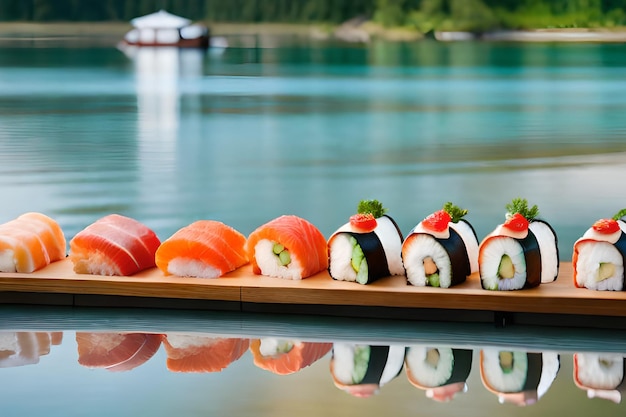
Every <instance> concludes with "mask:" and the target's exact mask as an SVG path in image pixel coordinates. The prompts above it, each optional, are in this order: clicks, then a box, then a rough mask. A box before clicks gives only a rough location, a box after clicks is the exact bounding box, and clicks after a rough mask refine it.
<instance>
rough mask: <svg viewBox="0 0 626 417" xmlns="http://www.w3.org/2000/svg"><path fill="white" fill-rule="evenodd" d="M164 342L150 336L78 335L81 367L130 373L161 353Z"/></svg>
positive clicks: (136, 334) (80, 333)
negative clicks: (159, 351) (160, 349)
mask: <svg viewBox="0 0 626 417" xmlns="http://www.w3.org/2000/svg"><path fill="white" fill-rule="evenodd" d="M161 339H162V336H161V335H160V334H150V333H86V332H76V344H77V346H78V363H79V364H80V365H82V366H84V367H86V368H98V369H106V370H107V371H110V372H123V371H130V370H132V369H135V368H136V367H138V366H140V365H143V364H144V363H146V362H147V361H148V360H149V359H150V358H152V357H153V356H154V355H155V354H156V353H157V351H158V350H159V348H160V347H161Z"/></svg>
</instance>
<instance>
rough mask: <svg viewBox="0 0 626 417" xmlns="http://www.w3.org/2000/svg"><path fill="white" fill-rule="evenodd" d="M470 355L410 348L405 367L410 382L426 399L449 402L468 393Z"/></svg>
mask: <svg viewBox="0 0 626 417" xmlns="http://www.w3.org/2000/svg"><path fill="white" fill-rule="evenodd" d="M472 355H473V351H471V350H468V349H454V348H449V347H431V346H421V345H413V346H409V347H408V348H407V351H406V356H405V358H404V367H405V370H406V376H407V378H408V380H409V382H410V383H411V384H412V385H413V386H415V387H417V388H419V389H421V390H424V391H426V397H428V398H430V399H433V400H435V401H439V402H445V401H450V400H452V399H453V398H454V396H455V395H456V394H458V393H461V392H466V391H467V384H466V381H467V378H468V377H469V374H470V371H471V370H472Z"/></svg>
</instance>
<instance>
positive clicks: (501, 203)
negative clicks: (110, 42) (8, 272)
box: [0, 41, 626, 416]
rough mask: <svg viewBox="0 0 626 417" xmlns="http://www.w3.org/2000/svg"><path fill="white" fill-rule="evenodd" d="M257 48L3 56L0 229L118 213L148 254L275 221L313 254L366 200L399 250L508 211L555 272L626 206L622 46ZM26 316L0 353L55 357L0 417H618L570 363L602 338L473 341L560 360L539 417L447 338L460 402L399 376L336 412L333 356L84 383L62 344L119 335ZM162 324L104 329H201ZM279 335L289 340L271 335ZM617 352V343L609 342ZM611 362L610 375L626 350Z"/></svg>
mask: <svg viewBox="0 0 626 417" xmlns="http://www.w3.org/2000/svg"><path fill="white" fill-rule="evenodd" d="M268 46H269V45H263V47H261V48H249V47H243V46H242V47H238V46H235V47H232V48H229V49H227V50H225V51H222V52H221V53H218V52H215V51H210V52H208V53H201V52H198V51H177V50H158V51H155V50H150V49H145V50H141V51H135V52H134V53H133V52H129V51H126V53H124V52H122V51H120V50H118V49H116V48H114V47H88V46H84V45H81V46H71V47H69V46H64V45H47V44H45V43H44V44H41V43H33V44H31V43H28V42H24V43H22V44H18V45H7V44H2V45H0V192H1V193H2V196H3V197H2V198H1V200H0V201H1V204H0V222H4V221H8V220H10V219H12V218H14V217H16V216H18V215H20V214H22V213H24V212H26V211H40V212H43V213H46V214H48V215H50V216H52V217H54V218H55V219H56V220H57V221H59V223H60V224H61V227H62V228H63V229H64V231H65V233H66V235H67V236H68V238H71V237H72V236H73V235H74V234H75V233H76V232H78V231H79V230H81V229H82V228H84V227H85V226H86V225H88V224H89V223H91V222H93V221H95V220H96V219H98V218H100V217H102V216H104V215H106V214H110V213H114V212H115V213H121V214H124V215H127V216H130V217H134V218H136V219H138V220H140V221H142V222H144V223H146V224H147V225H149V226H150V227H152V228H153V229H154V230H155V231H156V232H157V234H158V235H159V237H161V238H162V239H165V238H167V237H168V236H169V235H171V234H172V233H173V232H174V231H176V230H177V229H179V228H180V227H182V226H185V225H187V224H189V223H191V222H192V221H194V220H197V219H202V218H204V219H217V220H220V221H223V222H225V223H227V224H229V225H231V226H233V227H235V228H236V229H238V230H239V231H241V232H242V233H244V234H248V233H250V232H251V231H252V230H254V229H255V228H256V227H257V226H259V225H261V224H262V223H265V222H266V221H268V220H270V219H272V218H274V217H277V216H279V215H281V214H296V215H298V216H301V217H304V218H306V219H308V220H309V221H311V222H312V223H314V224H315V225H317V226H318V227H319V229H320V230H321V231H322V233H324V234H325V235H326V236H329V235H330V234H331V233H332V232H333V231H334V230H335V229H336V228H337V227H338V226H340V225H341V224H343V223H344V222H345V221H346V220H347V218H348V217H349V216H350V215H351V214H352V213H353V212H354V211H355V209H356V205H357V203H358V201H359V200H361V199H365V198H368V199H369V198H375V199H378V200H380V201H381V202H383V204H384V205H385V206H386V207H387V208H388V210H389V211H388V213H389V214H390V215H391V216H392V217H393V218H394V219H395V220H396V221H397V223H398V225H399V226H400V228H401V229H402V231H403V232H405V233H406V232H408V231H409V230H410V229H411V228H412V227H413V226H414V225H415V224H416V223H417V222H419V221H420V220H422V219H423V218H424V217H425V216H427V215H428V214H430V213H431V212H433V211H435V210H437V209H439V208H441V206H442V205H443V204H444V203H445V202H446V201H452V202H454V203H456V204H458V205H460V206H462V207H465V208H467V209H469V214H468V216H467V220H468V221H470V222H471V223H472V225H473V226H474V228H475V229H476V232H477V234H478V236H479V238H482V237H484V236H485V235H486V234H487V233H489V232H490V231H491V230H492V229H493V228H494V227H495V226H496V225H497V224H499V223H501V222H502V221H503V220H504V213H505V211H506V210H505V205H506V204H507V203H508V202H510V201H511V200H512V199H513V198H515V197H523V198H526V199H528V201H529V203H530V204H537V205H538V207H539V210H540V213H541V217H542V218H543V219H545V220H547V221H548V222H549V223H550V224H551V225H552V226H553V228H554V229H555V230H556V232H557V234H558V238H559V250H560V254H561V260H563V261H569V260H571V252H572V246H573V243H574V241H575V240H576V239H577V238H578V237H579V236H580V235H581V234H582V233H583V232H584V231H585V230H586V229H587V228H588V227H589V226H590V224H592V223H593V222H594V221H595V220H596V219H598V218H601V217H610V216H612V215H613V214H614V213H616V212H617V211H618V210H619V209H621V208H624V207H626V192H625V191H624V186H623V182H624V180H623V178H624V174H626V140H624V138H625V137H626V118H625V117H624V114H626V77H624V71H625V70H626V45H622V44H606V45H605V44H588V45H587V44H571V45H570V44H563V45H559V44H504V43H472V42H462V43H451V44H442V43H437V42H434V41H424V42H416V43H411V44H387V43H374V44H372V45H370V46H368V47H361V46H345V45H343V46H342V45H331V44H325V43H311V42H301V43H298V42H290V43H281V42H277V43H276V44H274V45H271V46H272V47H268ZM28 311H29V310H25V311H20V312H19V313H12V310H10V309H2V310H0V314H2V316H3V317H5V318H8V319H7V320H8V322H5V323H4V324H3V326H2V329H3V333H1V334H0V340H5V341H6V343H14V342H11V341H12V340H13V341H14V340H18V339H17V336H15V333H14V332H16V331H23V332H27V335H26V336H23V337H22V339H19V340H32V338H33V337H35V336H36V334H35V333H37V332H38V333H46V334H48V335H50V332H57V333H58V332H61V333H62V337H61V339H62V342H60V344H51V342H48V343H47V346H48V348H49V352H48V351H47V348H45V347H43V348H41V349H40V351H39V353H40V354H41V355H42V356H41V357H40V358H39V355H35V356H37V357H38V358H39V359H38V360H39V363H38V364H36V365H34V364H29V365H28V366H15V363H18V362H19V361H18V362H11V363H13V365H11V367H7V368H3V369H0V381H3V384H2V385H3V389H2V394H0V398H1V399H2V401H1V402H0V409H1V410H7V411H6V412H5V411H3V412H2V415H3V416H5V415H6V416H18V415H19V416H30V415H44V414H45V415H47V416H56V415H59V416H61V415H62V416H74V415H76V416H78V415H81V416H82V415H94V416H99V415H103V416H104V415H112V414H117V415H148V414H151V415H154V416H161V415H163V416H165V415H180V416H187V415H188V416H196V415H237V416H243V415H259V416H266V415H276V416H282V415H285V416H286V415H294V414H297V415H301V416H305V415H342V416H349V415H359V416H365V415H371V416H374V415H376V416H378V415H381V414H385V413H386V414H389V413H393V415H398V416H399V415H407V416H409V415H411V416H414V415H418V414H419V415H422V414H424V415H432V416H435V415H441V416H447V415H450V416H452V415H459V414H460V413H463V414H464V415H470V416H471V415H476V416H479V415H480V416H484V415H507V416H513V415H520V416H522V415H528V416H530V415H553V414H557V413H559V414H561V413H567V414H569V415H572V416H575V415H581V416H582V415H590V414H592V413H593V414H597V415H624V412H625V411H626V410H625V408H624V407H625V405H624V404H623V403H619V404H615V403H614V402H613V401H610V400H605V399H597V398H596V399H590V398H588V397H587V394H586V392H585V390H584V389H581V388H578V387H577V386H576V385H575V384H574V382H573V377H572V376H573V366H574V365H573V359H574V354H575V353H576V352H577V349H582V350H584V351H591V352H604V351H605V350H606V343H601V342H602V341H605V342H606V340H607V339H602V338H600V339H595V344H594V339H593V337H590V338H588V339H590V340H587V339H585V336H584V332H582V331H581V332H580V336H581V337H582V339H584V343H582V342H581V343H579V340H578V339H576V336H577V335H578V334H575V335H574V336H573V335H572V334H565V335H562V337H561V338H560V339H557V340H558V341H559V343H557V345H556V346H544V345H542V340H544V339H542V337H545V334H544V335H543V336H541V337H538V338H537V342H536V344H533V345H532V346H526V347H525V346H524V342H525V341H529V340H530V339H529V338H528V337H526V336H527V335H525V337H522V338H520V339H517V338H516V336H515V334H513V336H512V337H511V338H510V339H506V340H505V341H504V342H498V341H489V342H486V343H485V347H489V346H491V347H493V346H494V345H495V346H500V344H502V345H504V346H509V345H511V344H513V345H515V346H516V348H517V349H518V350H521V351H526V350H533V351H540V352H543V351H544V350H545V351H548V352H554V351H556V352H559V353H561V356H560V362H559V363H560V369H559V372H558V374H557V376H556V379H555V380H554V382H553V383H552V384H551V385H550V384H548V388H549V389H548V390H547V392H545V393H544V395H543V396H542V398H540V400H539V401H538V402H537V403H536V404H534V405H532V406H530V407H517V406H515V405H512V404H508V403H507V404H499V403H498V398H497V396H496V395H494V394H493V393H491V392H489V391H488V390H487V389H486V388H485V387H484V386H483V384H482V383H481V379H480V372H479V367H478V364H479V351H480V350H481V349H482V347H483V346H482V345H480V343H478V342H476V340H469V341H464V339H463V337H462V336H463V335H461V336H460V339H459V340H454V341H452V342H446V343H444V344H445V345H446V346H450V345H452V346H455V347H460V348H469V349H470V350H471V351H472V355H473V357H474V361H473V365H472V370H471V373H470V375H469V379H468V382H467V385H468V392H467V393H465V394H459V395H458V396H457V397H455V399H454V400H453V401H451V402H448V403H445V404H442V403H438V402H435V401H433V400H431V399H428V398H426V397H425V395H424V392H423V391H421V390H419V389H417V388H415V387H414V386H412V385H411V384H410V383H409V382H408V380H407V378H406V374H405V371H402V372H401V374H400V375H399V376H398V377H396V378H395V379H393V380H391V381H390V382H389V384H388V385H385V386H384V387H383V388H382V389H381V391H380V393H379V394H378V395H375V396H373V397H371V398H367V399H364V398H355V397H352V396H350V395H348V394H346V393H345V392H342V391H341V390H339V389H337V388H336V387H335V386H334V384H333V381H332V378H331V375H330V373H329V362H330V355H331V353H330V352H329V353H327V354H326V356H324V357H322V358H321V359H319V360H318V361H317V362H315V363H314V364H313V365H311V366H310V367H308V368H305V369H304V370H302V371H300V372H298V373H296V374H293V375H289V376H277V375H275V374H272V373H270V372H268V371H265V370H261V369H260V368H258V367H256V366H255V365H254V364H253V361H252V356H251V353H250V352H249V351H246V352H245V353H244V354H243V356H242V357H241V358H240V359H238V360H236V361H234V362H233V363H232V364H230V365H229V366H228V367H227V369H225V370H224V371H222V372H210V373H175V372H171V371H169V370H168V369H167V368H166V365H165V364H166V359H167V355H166V352H165V351H164V348H163V346H161V347H160V348H159V350H158V352H156V354H155V356H154V357H152V358H150V360H149V361H147V362H146V363H145V364H143V365H141V366H140V367H137V368H135V369H134V370H132V371H128V372H116V373H114V372H108V371H106V370H103V369H88V368H86V367H84V366H81V365H80V364H79V363H78V361H77V356H78V353H77V339H78V338H77V333H78V332H85V331H98V330H100V331H101V330H109V331H110V330H111V323H113V324H115V323H116V322H115V321H114V320H113V321H111V320H106V318H107V317H108V316H107V314H113V313H107V312H102V314H100V315H97V317H100V318H104V319H103V320H100V321H99V322H98V324H99V325H98V326H96V325H93V326H91V325H86V324H85V323H82V322H81V323H79V324H76V323H75V322H74V321H72V320H71V319H76V318H77V317H82V315H83V314H92V313H84V312H81V311H75V312H71V313H68V315H69V316H62V317H61V318H59V320H58V322H54V323H50V322H49V321H47V320H48V318H49V317H51V314H52V315H53V313H50V312H41V313H38V314H40V315H35V316H34V317H33V322H34V323H35V324H30V325H28V326H27V325H25V324H24V323H22V322H20V321H17V322H15V324H13V323H14V322H12V321H11V320H17V318H19V317H23V316H25V315H26V316H28V314H29V313H28ZM136 314H139V313H136ZM168 314H173V313H168ZM131 317H132V316H131ZM137 319H138V320H140V319H141V317H138V318H137ZM203 320H205V321H203V323H205V325H206V326H209V328H208V329H207V330H205V331H204V332H205V333H210V334H211V336H215V335H216V334H218V335H223V334H222V333H223V332H221V330H223V329H221V330H220V329H218V330H215V329H213V328H212V327H211V323H214V322H215V317H214V316H211V315H210V314H209V315H207V316H206V317H204V316H203ZM320 320H321V319H320ZM164 322H167V321H164V320H161V321H159V320H156V321H149V320H148V321H147V322H146V323H153V324H151V326H152V327H150V326H148V327H150V328H149V329H146V328H145V326H144V327H142V326H138V327H137V328H133V329H130V328H123V327H121V325H118V327H117V328H115V329H114V330H115V331H117V332H122V331H136V332H140V333H143V332H148V333H158V334H164V335H165V334H168V332H174V333H176V332H177V331H178V332H181V331H182V332H184V333H185V334H192V335H196V336H197V334H195V333H194V331H200V332H202V330H197V329H196V328H189V327H187V328H185V326H182V328H181V329H178V328H176V326H173V327H169V328H160V327H159V326H160V325H162V324H163V323H164ZM234 322H235V326H239V327H237V329H239V328H240V327H244V329H243V330H242V331H241V332H238V331H234V333H236V335H237V337H239V338H241V339H246V340H247V339H248V338H252V337H253V336H256V337H265V336H271V335H272V334H273V333H272V332H273V331H267V330H266V329H265V328H260V329H257V328H254V329H253V330H252V331H246V329H245V325H244V324H242V323H254V322H255V319H254V318H251V317H235V319H234ZM37 323H42V324H41V325H39V326H38V325H37ZM175 323H177V322H175ZM183 323H185V322H183ZM206 323H208V324H206ZM313 323H315V321H314V320H313ZM300 324H301V323H299V325H300ZM285 326H286V327H287V328H291V327H289V326H290V324H289V323H279V325H278V327H279V328H281V329H283V328H284V327H285ZM328 326H329V328H330V329H332V330H333V332H331V333H330V335H329V336H328V337H326V338H322V339H323V340H322V341H323V342H326V343H334V342H337V343H339V342H341V341H342V340H338V339H334V337H338V335H342V334H345V332H344V333H342V330H344V331H347V332H348V334H349V335H350V336H351V339H350V340H348V341H350V342H354V341H355V340H356V341H363V342H368V343H369V341H371V340H372V339H371V338H373V339H376V343H377V344H381V345H385V344H387V345H389V344H392V343H395V342H397V341H394V340H389V336H390V335H389V334H386V333H384V332H383V333H382V334H381V335H380V336H376V335H377V333H376V332H375V331H373V330H372V331H370V330H369V327H368V324H367V322H366V321H365V322H363V321H360V322H359V325H358V326H357V328H356V329H352V327H351V324H350V323H343V322H342V323H339V324H336V323H335V324H332V323H331V324H328ZM226 327H228V326H226ZM377 328H383V329H384V328H385V326H384V325H382V326H381V325H380V324H378V327H377ZM313 329H315V327H313ZM416 329H420V327H419V326H418V327H416ZM248 330H249V329H248ZM430 330H432V328H431V327H428V328H427V329H426V330H423V331H424V332H426V336H423V335H422V336H421V337H422V339H425V342H424V343H427V344H433V343H436V342H437V341H439V340H440V336H441V335H440V334H436V333H435V334H433V336H432V337H431V338H430V339H429V338H428V337H427V336H428V334H429V333H428V332H429V331H430ZM458 330H459V329H458V328H451V329H449V331H450V333H451V334H455V332H458ZM492 330H493V329H492ZM310 331H311V323H309V322H306V323H304V324H302V327H295V328H293V332H292V334H290V336H292V337H294V338H297V339H304V340H307V337H308V338H311V339H313V340H316V341H320V340H319V339H320V337H319V336H318V337H315V336H312V335H311V334H307V332H310ZM403 331H404V332H406V333H403V334H404V335H405V337H404V339H403V340H401V341H400V342H399V343H400V344H402V343H404V342H407V343H408V342H415V335H414V334H412V331H411V327H410V326H409V325H407V327H406V328H404V329H403ZM478 331H479V332H481V331H487V332H488V330H486V329H485V328H480V329H478ZM266 332H269V333H266ZM225 333H226V335H227V336H228V335H231V336H232V333H233V332H229V331H226V332H225ZM279 333H280V332H279ZM33 335H35V336H33ZM466 336H467V335H466ZM48 337H49V339H50V340H52V339H51V338H50V336H48ZM615 337H616V338H618V341H624V336H623V334H622V333H616V336H615ZM28 338H30V339H28ZM35 339H37V338H36V337H35ZM44 339H45V338H44ZM422 339H420V340H422ZM470 339H471V337H470ZM422 341H424V340H422ZM386 342H387V343H386ZM15 343H17V342H15ZM24 343H26V342H24ZM499 343H500V344H499ZM44 345H45V343H44ZM29 346H30V345H29ZM42 349H43V350H42ZM26 350H27V349H26ZM35 350H36V349H35ZM35 350H33V349H32V348H31V349H30V351H31V354H34V353H33V352H35ZM42 352H43V353H45V354H43V353H42ZM611 353H613V354H615V355H616V357H618V358H619V360H621V361H623V357H624V356H626V343H624V344H623V345H621V344H619V343H618V344H617V346H613V347H611ZM25 355H26V354H25ZM27 356H28V355H27ZM2 358H3V350H2V348H1V347H0V362H2ZM25 361H26V362H28V361H27V360H25ZM31 362H32V360H31ZM5 363H9V362H5ZM18 364H20V365H26V364H27V363H25V362H22V363H18Z"/></svg>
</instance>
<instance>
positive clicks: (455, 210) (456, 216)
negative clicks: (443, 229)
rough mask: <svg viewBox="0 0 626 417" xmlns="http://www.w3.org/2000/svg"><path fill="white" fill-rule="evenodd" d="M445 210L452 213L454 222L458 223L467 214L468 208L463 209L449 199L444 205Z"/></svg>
mask: <svg viewBox="0 0 626 417" xmlns="http://www.w3.org/2000/svg"><path fill="white" fill-rule="evenodd" d="M443 211H445V212H446V213H448V214H449V215H450V217H451V218H452V223H458V222H459V220H461V219H462V218H463V217H465V215H466V214H467V210H466V209H462V208H461V207H459V206H455V205H454V204H452V203H451V202H449V201H448V202H447V203H446V204H444V205H443Z"/></svg>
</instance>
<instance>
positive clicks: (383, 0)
mask: <svg viewBox="0 0 626 417" xmlns="http://www.w3.org/2000/svg"><path fill="white" fill-rule="evenodd" d="M159 9H165V10H167V11H169V12H171V13H175V14H179V15H182V16H185V17H188V18H191V19H193V20H196V21H205V22H238V23H261V22H276V23H278V22H281V23H309V24H310V23H323V24H339V23H341V22H344V21H347V20H349V19H352V18H355V17H358V18H366V19H370V20H372V21H374V22H376V23H379V24H381V25H383V26H386V27H406V28H412V29H416V30H419V31H422V32H427V31H429V30H432V29H438V30H474V31H480V30H489V29H535V28H576V27H586V28H598V27H604V28H606V27H609V28H610V27H616V26H625V25H626V0H228V1H210V0H135V1H128V0H2V1H1V2H0V21H26V22H58V21H63V22H68V21H69V22H72V21H76V22H78V21H82V22H85V21H87V22H91V21H128V20H130V19H132V18H133V17H137V16H141V15H144V14H148V13H152V12H154V11H157V10H159Z"/></svg>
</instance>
